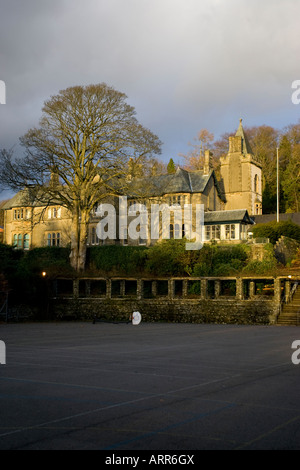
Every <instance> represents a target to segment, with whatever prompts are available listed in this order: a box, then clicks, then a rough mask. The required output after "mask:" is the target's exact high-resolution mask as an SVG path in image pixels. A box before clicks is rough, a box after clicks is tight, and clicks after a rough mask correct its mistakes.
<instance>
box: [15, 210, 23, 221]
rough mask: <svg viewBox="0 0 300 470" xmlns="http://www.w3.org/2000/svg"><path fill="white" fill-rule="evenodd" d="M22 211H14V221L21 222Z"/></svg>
mask: <svg viewBox="0 0 300 470" xmlns="http://www.w3.org/2000/svg"><path fill="white" fill-rule="evenodd" d="M23 218H24V209H14V220H23Z"/></svg>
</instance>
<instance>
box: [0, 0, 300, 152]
mask: <svg viewBox="0 0 300 470" xmlns="http://www.w3.org/2000/svg"><path fill="white" fill-rule="evenodd" d="M0 9H1V16H0V44H1V46H0V79H2V80H4V81H5V83H6V89H7V104H6V105H0V124H1V129H0V147H11V146H12V145H14V144H17V143H18V138H19V136H21V135H22V134H24V133H25V132H26V131H27V130H28V128H30V127H32V126H35V125H37V124H38V119H39V117H40V115H41V108H42V105H43V102H44V101H45V100H46V99H47V98H48V97H50V96H51V95H53V94H55V93H57V92H58V91H59V90H61V89H63V88H66V87H68V86H72V85H75V84H88V83H100V82H106V83H108V84H109V85H112V86H114V87H115V88H117V89H118V90H120V91H122V92H125V93H126V94H127V96H128V101H129V103H130V104H132V105H133V106H135V107H136V110H137V117H138V119H139V120H140V121H141V122H142V123H143V124H144V125H145V126H147V127H149V128H150V129H151V130H152V131H153V132H155V133H156V134H157V135H158V136H159V137H160V139H161V140H162V141H163V142H164V147H163V158H164V159H165V160H168V159H169V158H170V157H173V158H175V159H177V155H178V153H182V152H185V151H186V150H188V142H189V141H191V140H192V139H193V137H194V136H195V135H196V134H197V132H198V131H199V130H200V129H201V128H204V127H205V128H208V129H209V130H210V132H212V133H214V134H215V136H216V137H217V136H218V135H220V134H222V133H224V132H227V131H232V130H234V129H235V128H236V127H237V125H238V120H239V118H240V117H243V118H244V123H245V125H249V126H252V125H260V124H268V125H271V126H274V127H283V126H284V125H288V124H290V123H291V122H297V121H298V116H299V109H300V108H297V106H295V105H293V104H292V102H291V93H292V90H291V83H292V81H293V80H295V79H299V78H300V70H299V66H298V57H299V41H298V37H297V36H298V31H299V25H298V23H299V14H300V3H299V1H298V0H286V1H285V2H279V1H277V2H275V1H274V0H265V1H263V2H262V1H260V0H251V1H249V0H248V1H247V0H227V1H226V2H224V0H203V1H201V2H200V1H199V0H184V1H183V0H85V1H84V0H43V1H41V0H26V1H24V0H0Z"/></svg>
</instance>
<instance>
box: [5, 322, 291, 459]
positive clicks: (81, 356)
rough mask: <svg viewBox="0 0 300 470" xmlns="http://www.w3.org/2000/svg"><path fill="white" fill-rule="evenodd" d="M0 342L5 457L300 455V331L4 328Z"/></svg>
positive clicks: (230, 327)
mask: <svg viewBox="0 0 300 470" xmlns="http://www.w3.org/2000/svg"><path fill="white" fill-rule="evenodd" d="M0 340H2V341H4V342H5V346H6V364H0V449H1V450H8V449H11V450H21V449H25V450H27V449H28V450H29V449H32V450H40V449H41V450H52V449H53V450H60V449H63V450H71V449H74V450H81V449H84V450H103V451H107V452H108V451H114V452H118V451H122V450H126V451H139V450H148V451H149V450H154V451H157V450H161V451H172V452H177V454H178V453H182V452H185V453H187V451H189V450H218V449H220V450H221V449H223V450H234V449H248V450H254V449H266V450H267V449H275V450H285V449H297V450H299V449H300V364H299V365H298V364H294V363H293V362H292V354H293V353H296V352H297V350H295V349H292V343H293V342H294V341H295V340H300V328H298V327H290V326H276V325H274V326H248V325H247V326H246V325H245V326H244V325H215V324H206V325H203V324H200V325H199V324H166V323H143V322H141V323H140V324H139V325H132V324H130V323H129V324H125V323H116V324H114V323H96V324H93V323H75V322H74V323H16V324H5V323H2V324H0ZM299 351H300V350H299ZM299 358H300V353H299Z"/></svg>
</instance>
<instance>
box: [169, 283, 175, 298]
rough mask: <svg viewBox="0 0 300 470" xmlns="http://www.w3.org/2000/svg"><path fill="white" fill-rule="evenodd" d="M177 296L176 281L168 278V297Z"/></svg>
mask: <svg viewBox="0 0 300 470" xmlns="http://www.w3.org/2000/svg"><path fill="white" fill-rule="evenodd" d="M174 297H175V281H174V279H168V298H169V299H174Z"/></svg>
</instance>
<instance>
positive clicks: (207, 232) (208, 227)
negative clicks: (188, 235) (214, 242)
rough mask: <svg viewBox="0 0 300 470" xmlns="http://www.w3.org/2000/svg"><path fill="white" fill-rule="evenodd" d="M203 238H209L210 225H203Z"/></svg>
mask: <svg viewBox="0 0 300 470" xmlns="http://www.w3.org/2000/svg"><path fill="white" fill-rule="evenodd" d="M205 240H210V225H206V226H205Z"/></svg>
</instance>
